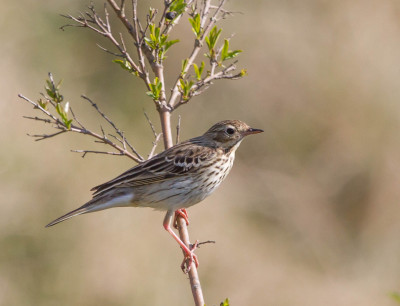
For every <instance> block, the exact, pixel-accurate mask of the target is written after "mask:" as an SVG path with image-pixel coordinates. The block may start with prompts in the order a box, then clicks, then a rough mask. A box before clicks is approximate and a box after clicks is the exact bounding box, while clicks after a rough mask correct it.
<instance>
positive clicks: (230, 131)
mask: <svg viewBox="0 0 400 306" xmlns="http://www.w3.org/2000/svg"><path fill="white" fill-rule="evenodd" d="M226 133H227V134H228V135H233V134H234V133H235V130H234V129H232V128H227V129H226Z"/></svg>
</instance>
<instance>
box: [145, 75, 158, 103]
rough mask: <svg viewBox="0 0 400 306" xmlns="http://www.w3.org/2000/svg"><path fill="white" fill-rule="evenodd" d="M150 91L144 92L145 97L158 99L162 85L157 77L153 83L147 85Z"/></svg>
mask: <svg viewBox="0 0 400 306" xmlns="http://www.w3.org/2000/svg"><path fill="white" fill-rule="evenodd" d="M149 87H150V91H148V92H146V95H148V96H149V97H152V98H153V99H154V100H158V99H159V98H160V93H161V89H162V83H161V82H160V80H159V79H158V77H155V79H154V83H150V84H149Z"/></svg>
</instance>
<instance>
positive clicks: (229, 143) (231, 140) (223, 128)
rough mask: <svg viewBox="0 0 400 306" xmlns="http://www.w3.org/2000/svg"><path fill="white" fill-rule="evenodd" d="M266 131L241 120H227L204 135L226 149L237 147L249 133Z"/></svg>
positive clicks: (217, 124) (215, 125)
mask: <svg viewBox="0 0 400 306" xmlns="http://www.w3.org/2000/svg"><path fill="white" fill-rule="evenodd" d="M261 132H264V131H263V130H260V129H254V128H251V127H250V126H248V125H247V124H246V123H244V122H243V121H240V120H225V121H221V122H218V123H216V124H214V125H213V126H212V127H211V128H210V129H209V130H208V131H207V132H206V133H205V134H204V135H203V136H205V137H207V138H208V139H210V140H212V141H214V142H215V144H216V145H217V146H218V147H222V148H223V149H225V150H231V149H232V148H235V149H236V148H237V146H238V145H239V144H240V142H241V141H242V140H243V138H244V137H245V136H247V135H252V134H257V133H261Z"/></svg>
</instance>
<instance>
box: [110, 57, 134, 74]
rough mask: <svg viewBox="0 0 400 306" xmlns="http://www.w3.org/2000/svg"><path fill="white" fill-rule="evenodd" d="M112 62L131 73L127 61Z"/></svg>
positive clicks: (116, 60) (117, 60)
mask: <svg viewBox="0 0 400 306" xmlns="http://www.w3.org/2000/svg"><path fill="white" fill-rule="evenodd" d="M112 62H113V63H116V64H118V65H120V66H121V68H122V69H124V70H126V71H129V72H132V67H131V64H129V62H128V61H127V60H124V59H123V60H121V59H115V60H113V61H112Z"/></svg>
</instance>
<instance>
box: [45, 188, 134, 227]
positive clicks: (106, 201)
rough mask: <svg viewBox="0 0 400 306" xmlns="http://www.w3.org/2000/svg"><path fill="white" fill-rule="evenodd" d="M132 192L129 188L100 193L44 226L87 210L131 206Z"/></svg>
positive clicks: (87, 211) (84, 212)
mask: <svg viewBox="0 0 400 306" xmlns="http://www.w3.org/2000/svg"><path fill="white" fill-rule="evenodd" d="M133 197H134V195H133V193H132V192H131V191H129V190H122V191H120V193H119V194H118V193H116V192H115V191H113V192H112V193H111V194H107V193H105V194H102V195H99V196H97V197H94V198H93V199H92V200H90V201H89V202H87V203H86V204H84V205H83V206H81V207H79V208H77V209H75V210H73V211H70V212H69V213H67V214H65V215H63V216H61V217H60V218H57V219H55V220H54V221H52V222H50V223H49V224H47V225H46V227H50V226H53V225H56V224H57V223H60V222H62V221H65V220H68V219H70V218H72V217H75V216H79V215H82V214H86V213H89V212H94V211H99V210H103V209H108V208H112V207H125V206H132V203H131V201H132V200H133Z"/></svg>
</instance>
